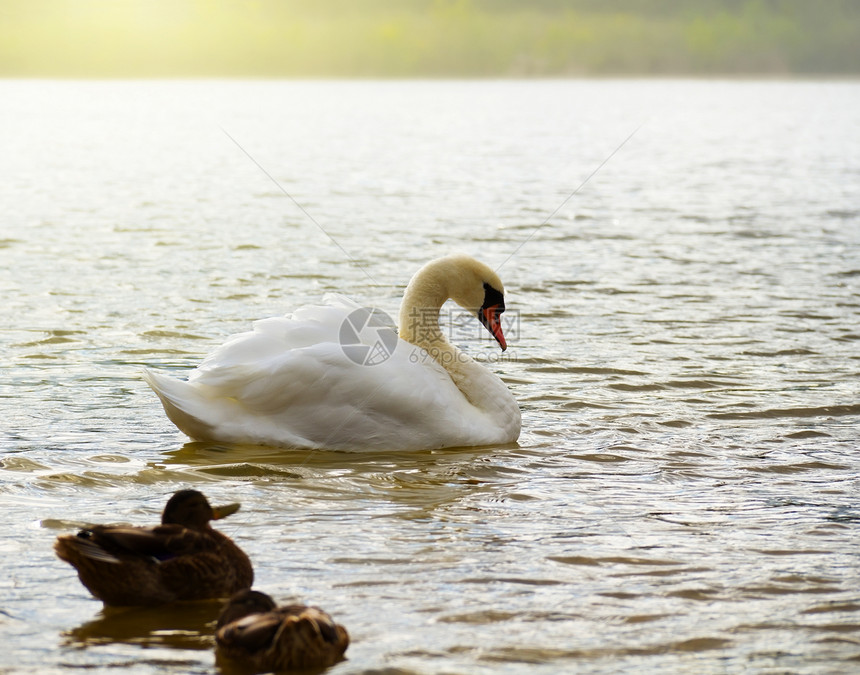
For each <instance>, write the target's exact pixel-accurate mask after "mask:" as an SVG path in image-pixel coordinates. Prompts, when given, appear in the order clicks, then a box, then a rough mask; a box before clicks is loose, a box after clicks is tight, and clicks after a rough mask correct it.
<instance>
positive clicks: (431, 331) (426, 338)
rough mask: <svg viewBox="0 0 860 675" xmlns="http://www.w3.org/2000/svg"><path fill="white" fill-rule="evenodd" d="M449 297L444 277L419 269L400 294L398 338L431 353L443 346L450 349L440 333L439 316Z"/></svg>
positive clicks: (431, 271) (437, 272) (449, 345)
mask: <svg viewBox="0 0 860 675" xmlns="http://www.w3.org/2000/svg"><path fill="white" fill-rule="evenodd" d="M449 297H450V293H449V292H448V285H447V284H446V283H445V277H444V274H441V273H439V271H438V270H436V269H434V268H426V267H425V268H424V269H422V270H421V271H420V272H419V273H418V274H416V275H415V276H414V277H413V278H412V280H411V281H410V282H409V285H408V286H407V287H406V291H405V292H404V293H403V302H402V303H401V305H400V324H399V330H400V337H401V338H403V339H404V340H406V341H407V342H411V343H412V344H414V345H417V346H419V347H423V348H424V349H426V350H427V351H428V352H431V353H432V351H431V350H432V349H433V348H444V345H447V346H448V347H453V345H451V344H450V343H449V342H448V340H446V339H445V336H444V335H443V334H442V331H441V330H440V329H439V313H440V311H441V310H442V305H443V304H445V301H446V300H447V299H448V298H449ZM434 358H435V356H434Z"/></svg>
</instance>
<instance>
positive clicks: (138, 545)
mask: <svg viewBox="0 0 860 675" xmlns="http://www.w3.org/2000/svg"><path fill="white" fill-rule="evenodd" d="M237 508H238V506H237V505H231V506H230V507H224V508H222V509H212V507H211V506H209V503H208V502H207V501H206V498H205V497H204V496H203V495H202V494H200V493H199V492H196V491H194V490H183V491H181V492H177V493H176V494H175V495H174V496H173V497H172V498H171V500H170V501H169V502H168V504H167V506H166V507H165V509H164V514H163V515H162V524H161V525H157V526H155V527H131V526H109V525H96V526H93V527H91V528H88V529H85V530H81V531H80V532H79V533H78V534H77V535H65V536H62V537H58V538H57V541H56V543H55V544H54V550H55V551H56V552H57V555H58V556H59V557H60V558H61V559H62V560H65V561H66V562H68V563H69V564H70V565H72V566H73V567H74V568H75V569H76V570H77V571H78V576H79V577H80V580H81V583H83V585H84V586H86V587H87V589H89V591H90V592H91V593H92V594H93V595H94V596H96V597H97V598H99V599H100V600H102V601H103V602H104V603H105V604H106V605H155V604H161V603H165V602H172V601H174V600H203V599H206V598H219V597H227V596H229V595H232V594H233V593H235V592H236V591H238V590H241V589H243V588H248V587H250V586H251V584H252V583H253V581H254V572H253V569H252V567H251V561H250V560H249V559H248V556H247V555H245V553H244V552H243V551H242V550H241V549H240V548H239V547H238V546H236V544H234V543H233V541H232V540H230V538H229V537H227V536H225V535H223V534H221V533H220V532H217V531H216V530H214V529H212V528H211V527H210V526H209V521H210V520H212V519H216V518H220V517H223V516H225V515H229V514H230V513H233V512H234V511H235V510H236V509H237Z"/></svg>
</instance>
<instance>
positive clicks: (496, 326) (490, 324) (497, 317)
mask: <svg viewBox="0 0 860 675" xmlns="http://www.w3.org/2000/svg"><path fill="white" fill-rule="evenodd" d="M504 311H505V310H504V309H503V308H502V305H493V306H492V307H482V308H481V309H479V310H478V321H480V322H481V323H482V324H484V326H485V327H486V329H487V330H488V331H490V334H491V335H492V336H493V337H494V338H496V342H498V343H499V346H500V347H501V348H502V351H505V350H506V349H507V348H508V344H507V342H505V336H504V334H503V333H502V312H504Z"/></svg>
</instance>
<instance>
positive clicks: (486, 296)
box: [442, 255, 508, 351]
mask: <svg viewBox="0 0 860 675" xmlns="http://www.w3.org/2000/svg"><path fill="white" fill-rule="evenodd" d="M442 260H444V261H449V262H450V276H449V277H448V293H449V295H450V297H451V299H452V300H453V301H454V302H456V303H457V304H458V305H460V307H462V308H463V309H466V310H468V311H470V312H475V313H476V314H477V316H478V321H480V322H481V323H482V324H484V327H485V328H486V329H487V330H488V331H490V334H491V335H492V336H493V337H494V338H495V339H496V342H498V343H499V346H500V347H501V348H502V351H504V350H505V349H507V348H508V345H507V343H506V342H505V336H504V334H503V333H502V318H501V317H502V312H504V311H505V288H504V286H503V285H502V281H501V279H499V275H498V274H496V273H495V272H494V271H493V270H492V269H490V268H489V267H487V265H485V264H484V263H482V262H478V261H477V260H475V259H474V258H471V257H469V256H467V255H452V256H448V257H447V258H442Z"/></svg>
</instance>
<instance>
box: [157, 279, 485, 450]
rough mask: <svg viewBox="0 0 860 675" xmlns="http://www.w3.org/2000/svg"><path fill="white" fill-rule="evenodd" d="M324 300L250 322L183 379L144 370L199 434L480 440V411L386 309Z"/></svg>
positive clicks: (317, 441) (326, 442) (170, 409)
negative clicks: (404, 335) (397, 328)
mask: <svg viewBox="0 0 860 675" xmlns="http://www.w3.org/2000/svg"><path fill="white" fill-rule="evenodd" d="M327 299H328V300H329V301H330V302H331V303H332V304H329V305H325V306H309V307H302V308H301V309H299V310H297V311H296V312H295V313H294V314H292V315H290V316H286V317H275V318H270V319H264V320H262V321H257V322H256V323H255V324H254V327H253V330H252V331H249V332H246V333H241V334H239V335H235V336H233V337H231V338H230V339H229V340H228V341H227V342H226V343H225V344H224V345H222V346H221V347H219V348H218V349H216V350H215V351H214V352H213V353H212V354H210V355H209V356H208V357H207V358H206V359H205V360H204V361H203V363H201V365H200V366H199V367H198V368H197V369H196V370H195V371H194V372H193V373H192V374H191V376H190V377H189V378H188V381H187V382H182V381H179V380H175V379H173V378H170V377H167V376H163V375H158V374H155V373H152V372H149V371H147V372H146V373H145V374H144V377H145V378H146V379H147V381H148V382H149V383H150V385H151V386H152V388H153V389H154V390H155V391H156V393H157V394H158V395H159V397H160V398H161V400H162V403H163V404H164V407H165V410H166V412H167V414H168V417H170V419H171V420H172V421H173V422H174V423H175V424H176V425H177V426H178V427H179V428H180V429H182V430H183V431H184V432H185V433H187V434H188V435H189V436H191V437H192V438H197V439H201V440H222V441H232V442H254V443H261V444H265V445H272V444H274V445H286V446H292V447H326V448H343V449H365V448H400V449H414V448H433V447H446V446H450V445H456V444H464V445H467V444H469V443H470V442H473V443H480V442H481V438H477V437H476V438H475V439H474V441H473V440H472V439H473V437H474V435H475V433H476V430H480V429H482V428H486V425H487V420H486V419H484V418H482V413H480V412H479V411H477V410H476V409H475V407H474V406H472V405H471V404H470V403H469V402H468V401H467V400H466V399H465V397H464V396H463V395H462V393H461V392H460V390H459V389H458V388H457V387H456V386H455V385H454V383H453V382H452V380H451V378H450V376H449V375H448V373H447V372H446V371H445V370H444V369H443V368H442V367H441V366H439V365H438V364H437V363H436V362H435V361H434V360H433V359H432V358H430V357H429V355H427V353H426V352H424V351H423V350H421V349H420V348H418V347H415V346H414V345H411V344H409V343H407V342H405V341H403V340H400V339H399V338H397V336H396V334H395V333H394V330H393V328H392V327H390V326H388V325H387V323H386V319H387V315H385V314H383V313H378V314H375V313H372V312H371V313H370V314H367V312H368V310H363V309H362V308H361V307H359V306H358V305H356V304H355V303H352V302H351V301H349V300H348V299H347V298H343V297H342V296H340V297H335V298H327ZM362 312H364V313H362ZM389 321H390V320H389ZM368 326H369V327H370V328H369V329H367V327H368Z"/></svg>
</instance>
